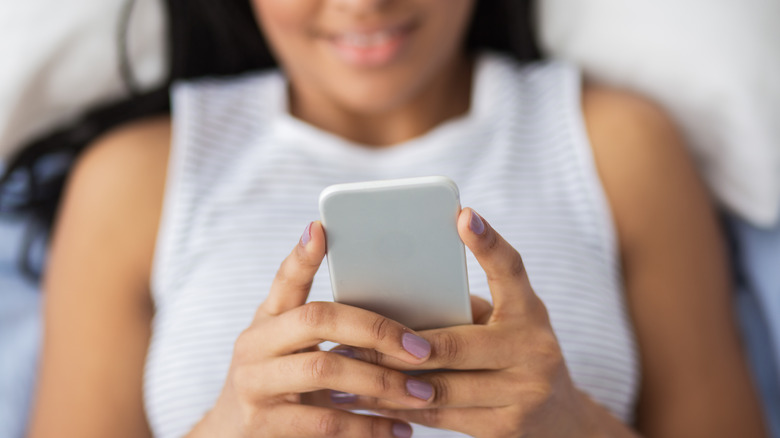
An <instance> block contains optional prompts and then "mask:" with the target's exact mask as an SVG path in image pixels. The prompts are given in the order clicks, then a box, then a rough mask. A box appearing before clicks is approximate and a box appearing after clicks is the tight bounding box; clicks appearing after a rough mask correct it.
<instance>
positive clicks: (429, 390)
mask: <svg viewBox="0 0 780 438" xmlns="http://www.w3.org/2000/svg"><path fill="white" fill-rule="evenodd" d="M406 391H407V392H408V393H409V395H411V396H412V397H417V398H419V399H422V400H428V399H430V398H431V397H432V396H433V385H431V384H430V383H428V382H423V381H420V380H412V379H409V380H407V381H406Z"/></svg>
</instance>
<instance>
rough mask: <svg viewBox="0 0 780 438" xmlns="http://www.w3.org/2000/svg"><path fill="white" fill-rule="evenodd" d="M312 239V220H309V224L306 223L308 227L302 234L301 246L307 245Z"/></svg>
mask: <svg viewBox="0 0 780 438" xmlns="http://www.w3.org/2000/svg"><path fill="white" fill-rule="evenodd" d="M310 240H311V222H309V225H306V228H305V229H304V230H303V234H302V235H301V246H306V244H307V243H309V241H310Z"/></svg>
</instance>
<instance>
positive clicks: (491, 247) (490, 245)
mask: <svg viewBox="0 0 780 438" xmlns="http://www.w3.org/2000/svg"><path fill="white" fill-rule="evenodd" d="M499 244H500V240H499V239H498V233H496V232H492V233H488V239H487V242H486V243H485V248H486V249H487V251H491V252H492V251H495V250H496V249H497V248H498V247H499Z"/></svg>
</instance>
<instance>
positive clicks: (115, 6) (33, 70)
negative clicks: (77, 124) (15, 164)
mask: <svg viewBox="0 0 780 438" xmlns="http://www.w3.org/2000/svg"><path fill="white" fill-rule="evenodd" d="M136 3H137V4H136V5H135V7H134V8H133V14H132V20H131V21H130V29H129V32H128V42H129V54H130V58H131V65H132V67H133V71H134V73H135V77H136V78H137V80H138V81H139V85H142V86H143V88H148V87H151V86H152V85H154V84H156V83H160V81H161V80H162V78H163V75H164V72H165V69H166V66H165V56H164V55H165V54H164V47H165V44H164V43H163V41H164V23H165V20H164V12H163V7H162V3H161V2H160V1H159V0H138V1H136ZM124 4H125V0H68V1H57V0H23V1H16V0H4V1H0V59H2V67H0V161H2V160H3V159H4V158H7V156H8V155H9V154H11V153H12V152H13V151H15V150H16V149H18V148H19V147H20V146H21V145H22V143H24V142H26V141H29V140H30V139H31V138H32V137H34V136H35V135H37V134H40V133H42V132H45V131H47V130H49V129H52V128H53V127H55V126H56V125H58V124H60V123H66V122H68V121H69V120H71V119H72V118H74V117H76V116H78V115H79V114H81V113H83V112H84V111H85V110H86V109H88V108H91V107H92V106H94V105H96V104H98V103H103V102H107V101H110V100H112V99H116V98H118V97H120V96H122V95H124V94H126V93H127V90H126V89H125V87H124V85H123V82H122V80H121V78H120V73H119V67H118V66H119V53H118V50H117V38H118V36H117V35H118V32H119V31H118V28H119V22H120V15H121V10H122V7H123V5H124Z"/></svg>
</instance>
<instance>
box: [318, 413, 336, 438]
mask: <svg viewBox="0 0 780 438" xmlns="http://www.w3.org/2000/svg"><path fill="white" fill-rule="evenodd" d="M316 424H317V426H316V427H317V432H318V433H319V434H320V435H322V436H339V434H340V432H341V429H342V422H341V417H340V415H339V414H338V412H325V413H322V414H320V415H319V418H317V420H316Z"/></svg>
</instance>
